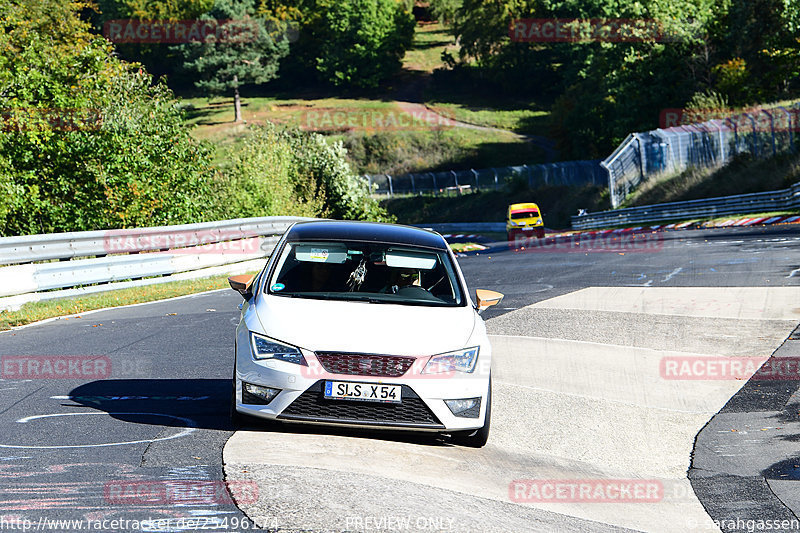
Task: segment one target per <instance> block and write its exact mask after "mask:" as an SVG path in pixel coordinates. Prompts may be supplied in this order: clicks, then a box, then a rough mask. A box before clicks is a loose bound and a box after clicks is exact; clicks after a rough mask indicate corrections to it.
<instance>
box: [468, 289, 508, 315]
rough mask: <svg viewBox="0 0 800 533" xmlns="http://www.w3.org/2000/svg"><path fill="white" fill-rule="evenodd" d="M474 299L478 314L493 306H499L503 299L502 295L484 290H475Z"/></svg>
mask: <svg viewBox="0 0 800 533" xmlns="http://www.w3.org/2000/svg"><path fill="white" fill-rule="evenodd" d="M475 297H476V299H477V301H478V312H479V313H480V312H481V311H485V310H486V309H487V308H489V307H491V306H493V305H497V304H499V303H500V301H501V300H502V299H503V294H502V293H499V292H495V291H490V290H486V289H476V290H475Z"/></svg>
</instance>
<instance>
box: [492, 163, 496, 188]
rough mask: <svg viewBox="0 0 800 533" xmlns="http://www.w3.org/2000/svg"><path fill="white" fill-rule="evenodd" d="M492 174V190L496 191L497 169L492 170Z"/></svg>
mask: <svg viewBox="0 0 800 533" xmlns="http://www.w3.org/2000/svg"><path fill="white" fill-rule="evenodd" d="M492 172H494V190H497V169H496V168H493V169H492Z"/></svg>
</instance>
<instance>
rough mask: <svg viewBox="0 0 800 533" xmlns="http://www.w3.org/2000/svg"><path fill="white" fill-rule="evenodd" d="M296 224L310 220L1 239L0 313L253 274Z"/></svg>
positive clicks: (280, 219)
mask: <svg viewBox="0 0 800 533" xmlns="http://www.w3.org/2000/svg"><path fill="white" fill-rule="evenodd" d="M301 220H310V219H307V218H295V217H262V218H242V219H235V220H224V221H219V222H203V223H199V224H183V225H176V226H162V227H151V228H137V229H124V230H105V231H83V232H72V233H51V234H45V235H26V236H21V237H3V238H0V265H5V266H0V310H2V309H15V308H18V307H19V306H21V305H22V304H24V303H27V302H32V301H38V300H48V299H54V298H63V297H67V296H75V295H79V294H86V293H92V292H100V291H106V290H113V289H120V288H127V287H131V286H139V285H148V284H155V283H164V282H167V281H175V280H180V279H192V278H200V277H206V276H211V275H216V274H223V273H230V274H235V273H239V272H245V271H248V270H256V269H258V268H260V267H261V266H262V265H263V262H264V261H263V260H264V258H266V257H268V256H269V255H270V253H271V252H272V250H273V248H274V247H275V244H276V243H277V242H278V240H279V238H280V236H281V235H282V234H283V233H284V232H285V231H286V229H288V228H289V226H290V225H291V224H293V223H295V222H299V221H301ZM123 280H130V281H123ZM54 289H55V290H54Z"/></svg>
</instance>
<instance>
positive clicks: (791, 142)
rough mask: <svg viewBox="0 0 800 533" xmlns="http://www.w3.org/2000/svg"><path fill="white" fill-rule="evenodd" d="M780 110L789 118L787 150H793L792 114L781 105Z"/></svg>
mask: <svg viewBox="0 0 800 533" xmlns="http://www.w3.org/2000/svg"><path fill="white" fill-rule="evenodd" d="M780 110H781V111H783V112H784V113H786V117H787V118H788V119H789V150H790V151H792V152H794V121H793V120H792V114H791V113H789V110H788V109H786V108H785V107H783V106H781V107H780Z"/></svg>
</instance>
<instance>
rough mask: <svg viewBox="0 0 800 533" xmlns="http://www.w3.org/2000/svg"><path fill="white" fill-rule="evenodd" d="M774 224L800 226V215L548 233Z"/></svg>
mask: <svg viewBox="0 0 800 533" xmlns="http://www.w3.org/2000/svg"><path fill="white" fill-rule="evenodd" d="M772 224H800V215H783V216H774V217H747V218H731V219H728V220H723V221H720V222H704V223H702V224H700V223H697V222H681V223H675V224H666V225H658V224H657V225H655V226H639V227H635V228H619V229H606V230H597V231H566V232H560V233H548V234H547V236H548V237H567V236H570V235H577V234H590V235H605V234H607V233H631V232H633V233H641V232H645V231H664V230H679V229H687V228H691V229H697V228H727V227H732V226H755V225H761V226H769V225H772Z"/></svg>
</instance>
